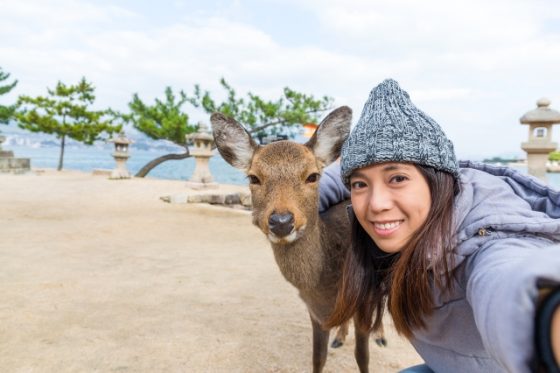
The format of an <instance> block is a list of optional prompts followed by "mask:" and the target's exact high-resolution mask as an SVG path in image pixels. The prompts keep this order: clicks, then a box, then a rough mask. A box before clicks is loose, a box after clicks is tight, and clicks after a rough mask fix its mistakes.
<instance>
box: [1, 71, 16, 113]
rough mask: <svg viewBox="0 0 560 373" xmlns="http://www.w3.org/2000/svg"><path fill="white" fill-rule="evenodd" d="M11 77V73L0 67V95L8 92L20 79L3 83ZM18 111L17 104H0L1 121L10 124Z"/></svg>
mask: <svg viewBox="0 0 560 373" xmlns="http://www.w3.org/2000/svg"><path fill="white" fill-rule="evenodd" d="M9 78H10V74H8V73H5V72H4V71H2V68H1V67H0V96H2V95H5V94H7V93H8V92H10V91H11V90H12V89H14V87H15V86H16V85H17V83H18V81H17V80H15V81H14V82H12V83H9V84H7V85H2V82H4V81H5V80H7V79H9ZM15 111H16V104H14V105H10V106H4V105H0V123H2V124H8V123H9V122H10V119H12V118H13V116H14V114H15Z"/></svg>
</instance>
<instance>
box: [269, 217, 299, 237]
mask: <svg viewBox="0 0 560 373" xmlns="http://www.w3.org/2000/svg"><path fill="white" fill-rule="evenodd" d="M268 228H269V229H270V230H271V231H272V233H274V234H275V235H276V236H278V237H285V236H287V235H288V234H290V233H291V232H292V230H293V229H294V215H293V214H292V213H290V212H288V213H286V214H278V213H272V215H270V218H268Z"/></svg>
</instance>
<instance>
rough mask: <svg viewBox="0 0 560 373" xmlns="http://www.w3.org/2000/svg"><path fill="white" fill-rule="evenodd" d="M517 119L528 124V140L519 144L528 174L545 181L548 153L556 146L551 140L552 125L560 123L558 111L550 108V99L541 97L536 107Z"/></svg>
mask: <svg viewBox="0 0 560 373" xmlns="http://www.w3.org/2000/svg"><path fill="white" fill-rule="evenodd" d="M519 121H520V122H521V124H528V125H529V140H528V141H526V142H524V143H522V144H521V149H523V150H525V151H526V152H527V167H528V171H529V174H530V175H533V176H535V177H537V178H539V179H541V180H542V181H544V182H546V163H547V161H548V155H549V154H550V153H551V152H553V151H555V150H556V148H557V146H558V144H556V143H555V142H552V125H553V124H556V123H560V113H559V112H557V111H556V110H553V109H551V108H550V100H548V99H546V98H541V99H540V100H538V101H537V108H536V109H533V110H531V111H528V112H527V113H525V115H523V116H522V117H521V118H520V119H519Z"/></svg>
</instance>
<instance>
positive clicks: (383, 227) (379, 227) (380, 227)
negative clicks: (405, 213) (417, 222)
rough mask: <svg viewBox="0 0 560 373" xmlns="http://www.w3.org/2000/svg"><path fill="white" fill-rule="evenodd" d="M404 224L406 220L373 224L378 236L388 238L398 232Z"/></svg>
mask: <svg viewBox="0 0 560 373" xmlns="http://www.w3.org/2000/svg"><path fill="white" fill-rule="evenodd" d="M402 222H404V220H392V221H383V222H372V223H371V224H372V226H373V229H374V231H375V233H376V234H377V235H379V236H382V237H386V236H389V235H391V234H392V233H393V232H395V231H396V230H398V229H399V227H400V226H401V223H402Z"/></svg>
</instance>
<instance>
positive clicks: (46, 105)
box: [15, 78, 121, 171]
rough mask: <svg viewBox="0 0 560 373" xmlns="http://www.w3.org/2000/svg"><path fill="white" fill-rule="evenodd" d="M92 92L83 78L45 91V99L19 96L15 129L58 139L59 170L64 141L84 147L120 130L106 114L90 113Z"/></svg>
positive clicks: (61, 162) (59, 83)
mask: <svg viewBox="0 0 560 373" xmlns="http://www.w3.org/2000/svg"><path fill="white" fill-rule="evenodd" d="M94 90H95V88H94V87H93V85H92V84H91V83H88V82H87V81H86V79H85V78H82V80H80V82H79V83H78V84H77V85H66V84H64V83H62V82H60V81H59V82H58V83H57V85H56V87H55V89H47V91H48V95H47V96H37V97H29V96H20V97H19V99H18V110H17V112H16V115H15V116H16V120H17V121H18V125H19V126H20V127H21V128H23V129H26V130H29V131H31V132H43V133H48V134H54V135H56V137H57V138H59V139H60V158H59V162H58V170H59V171H60V170H62V166H63V162H64V146H65V141H66V137H70V138H72V139H74V140H76V141H79V142H82V143H84V144H87V145H91V144H93V142H94V141H95V140H99V139H101V137H100V135H101V134H102V133H106V134H107V135H111V134H112V133H115V132H118V131H120V129H121V126H120V125H113V120H114V118H110V117H109V116H108V111H107V110H100V111H95V110H90V109H89V106H90V105H92V104H93V103H94V101H95V95H94Z"/></svg>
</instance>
